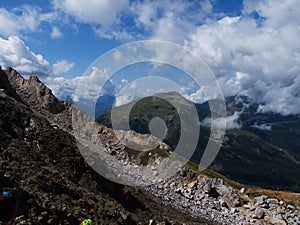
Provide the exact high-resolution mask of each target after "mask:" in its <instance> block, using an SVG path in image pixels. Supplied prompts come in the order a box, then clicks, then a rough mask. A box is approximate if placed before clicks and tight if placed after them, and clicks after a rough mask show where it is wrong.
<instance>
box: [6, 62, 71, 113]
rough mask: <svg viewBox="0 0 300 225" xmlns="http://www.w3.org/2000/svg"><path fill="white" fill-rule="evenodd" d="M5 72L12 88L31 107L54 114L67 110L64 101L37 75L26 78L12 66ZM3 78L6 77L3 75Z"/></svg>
mask: <svg viewBox="0 0 300 225" xmlns="http://www.w3.org/2000/svg"><path fill="white" fill-rule="evenodd" d="M4 73H5V74H6V76H7V80H8V83H9V85H10V86H11V87H12V89H13V90H15V92H16V94H17V95H18V96H19V98H20V99H21V100H22V101H23V102H25V103H27V104H28V105H30V107H31V108H33V109H35V110H37V111H47V112H48V113H52V114H58V113H60V112H62V111H63V110H65V105H64V103H63V102H61V101H59V100H58V99H57V98H56V97H55V96H54V95H53V94H52V91H51V90H50V89H49V88H48V87H47V86H46V85H44V84H43V83H42V82H41V81H40V80H39V79H38V77H37V76H30V78H29V80H26V79H24V78H23V77H22V76H21V75H20V74H19V73H18V72H17V71H16V70H14V69H13V68H11V67H8V68H7V69H6V70H5V71H4ZM2 79H5V77H3V76H2Z"/></svg>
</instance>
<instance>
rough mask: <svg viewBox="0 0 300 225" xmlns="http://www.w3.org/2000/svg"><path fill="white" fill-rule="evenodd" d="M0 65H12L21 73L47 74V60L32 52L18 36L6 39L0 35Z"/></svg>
mask: <svg viewBox="0 0 300 225" xmlns="http://www.w3.org/2000/svg"><path fill="white" fill-rule="evenodd" d="M0 53H1V54H0V65H2V66H3V67H7V66H11V67H14V68H15V69H16V70H18V71H19V72H20V73H22V74H37V75H49V73H50V70H49V62H48V61H47V60H46V59H44V58H43V56H42V55H40V54H36V53H34V52H32V51H31V50H30V49H29V47H28V46H27V45H26V44H25V43H24V42H23V41H22V40H21V39H20V38H19V37H18V36H10V37H9V38H8V39H7V40H6V39H3V38H1V37H0Z"/></svg>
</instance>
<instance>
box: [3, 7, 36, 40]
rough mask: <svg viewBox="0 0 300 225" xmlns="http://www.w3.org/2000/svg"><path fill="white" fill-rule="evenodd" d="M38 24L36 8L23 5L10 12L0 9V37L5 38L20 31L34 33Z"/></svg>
mask: <svg viewBox="0 0 300 225" xmlns="http://www.w3.org/2000/svg"><path fill="white" fill-rule="evenodd" d="M40 22H41V21H40V19H39V11H38V9H37V8H34V7H31V6H28V5H25V6H22V7H18V8H13V9H12V11H10V12H9V11H7V10H6V9H5V8H0V35H3V36H5V37H7V36H9V35H14V34H18V33H19V32H20V31H35V30H36V29H37V28H38V26H39V24H40Z"/></svg>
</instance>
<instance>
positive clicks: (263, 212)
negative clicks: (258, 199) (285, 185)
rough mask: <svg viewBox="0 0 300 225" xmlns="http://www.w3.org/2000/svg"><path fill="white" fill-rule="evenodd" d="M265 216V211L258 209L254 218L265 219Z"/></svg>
mask: <svg viewBox="0 0 300 225" xmlns="http://www.w3.org/2000/svg"><path fill="white" fill-rule="evenodd" d="M264 216H265V211H264V210H263V209H262V208H260V207H258V208H256V209H255V211H254V214H253V218H255V219H262V218H264Z"/></svg>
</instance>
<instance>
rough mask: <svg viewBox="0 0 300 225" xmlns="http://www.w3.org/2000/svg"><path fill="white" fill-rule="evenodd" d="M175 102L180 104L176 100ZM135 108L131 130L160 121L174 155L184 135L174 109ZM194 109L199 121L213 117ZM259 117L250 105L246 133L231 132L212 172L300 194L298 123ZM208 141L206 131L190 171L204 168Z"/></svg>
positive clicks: (244, 117) (106, 119)
mask: <svg viewBox="0 0 300 225" xmlns="http://www.w3.org/2000/svg"><path fill="white" fill-rule="evenodd" d="M167 95H170V93H169V94H167ZM174 98H177V96H176V94H175V97H174ZM132 104H134V107H133V108H132V110H131V113H130V118H129V119H130V127H131V129H133V130H135V131H137V132H139V133H149V128H148V124H149V122H150V120H151V119H152V118H153V117H156V116H158V117H160V118H162V119H163V120H164V121H165V122H166V125H167V127H168V132H167V134H166V136H165V139H164V142H165V143H167V144H168V145H169V146H170V147H171V148H172V149H175V148H176V145H177V143H178V140H179V138H180V129H181V126H180V119H179V116H178V114H177V112H176V110H175V108H174V107H173V106H172V105H170V103H168V102H166V101H165V100H163V99H160V98H153V97H149V98H144V99H142V100H140V101H138V102H134V103H132ZM195 106H196V109H197V111H198V115H199V118H200V121H202V120H203V119H204V118H206V117H208V116H210V111H209V106H208V104H207V103H206V104H202V105H199V104H196V105H195ZM122 107H127V106H122ZM242 107H243V105H242V104H231V107H228V109H227V111H229V112H231V113H233V112H234V111H238V110H241V108H242ZM186 110H188V109H186ZM256 112H257V105H251V106H250V107H249V108H247V109H245V110H244V112H243V114H241V117H240V123H242V124H243V128H242V129H233V130H227V131H226V138H225V141H224V142H223V144H222V147H221V149H220V151H219V154H218V156H217V157H216V159H215V161H214V163H213V164H212V165H211V166H210V167H209V169H210V171H212V170H213V171H214V172H216V173H217V174H220V175H221V174H222V175H223V176H225V177H228V178H229V179H231V180H236V181H237V182H239V183H244V184H247V185H251V186H259V187H263V188H271V189H275V190H278V189H279V190H288V191H294V192H300V140H299V136H300V120H299V118H298V117H296V116H287V117H284V116H281V115H277V114H258V113H256ZM120 120H122V118H120ZM98 122H100V123H102V124H104V125H107V126H110V112H109V111H108V112H107V113H106V114H105V115H103V116H102V117H100V118H99V119H98ZM254 124H268V125H269V126H271V127H272V129H271V130H259V129H255V128H253V127H252V125H254ZM209 136H210V130H209V129H207V128H205V127H201V131H200V137H199V141H198V145H197V148H196V149H195V152H194V154H193V156H192V157H191V159H190V161H191V163H190V164H191V165H193V164H192V163H195V165H198V164H199V162H200V160H201V157H202V155H203V152H204V149H205V148H206V145H207V142H208V139H209ZM145 161H147V160H145ZM206 173H207V172H206ZM210 173H211V172H209V173H208V175H211V174H210ZM212 176H215V174H213V175H212Z"/></svg>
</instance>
